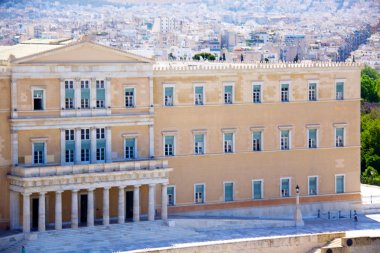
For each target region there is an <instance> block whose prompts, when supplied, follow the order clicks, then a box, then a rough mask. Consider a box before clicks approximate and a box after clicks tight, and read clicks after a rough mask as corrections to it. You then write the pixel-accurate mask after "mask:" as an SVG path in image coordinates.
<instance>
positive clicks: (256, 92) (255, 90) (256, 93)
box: [252, 84, 261, 103]
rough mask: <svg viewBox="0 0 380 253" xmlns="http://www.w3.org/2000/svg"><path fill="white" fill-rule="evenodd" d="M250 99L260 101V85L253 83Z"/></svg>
mask: <svg viewBox="0 0 380 253" xmlns="http://www.w3.org/2000/svg"><path fill="white" fill-rule="evenodd" d="M252 101H253V103H261V85H260V84H254V85H253V87H252Z"/></svg>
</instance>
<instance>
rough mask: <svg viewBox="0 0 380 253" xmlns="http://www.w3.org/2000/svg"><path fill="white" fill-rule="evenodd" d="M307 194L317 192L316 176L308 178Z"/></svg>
mask: <svg viewBox="0 0 380 253" xmlns="http://www.w3.org/2000/svg"><path fill="white" fill-rule="evenodd" d="M309 194H310V195H313V194H317V178H316V177H310V178H309Z"/></svg>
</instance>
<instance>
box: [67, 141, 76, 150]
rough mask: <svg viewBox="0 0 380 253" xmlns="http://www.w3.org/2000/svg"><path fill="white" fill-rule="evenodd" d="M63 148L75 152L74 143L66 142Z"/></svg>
mask: <svg viewBox="0 0 380 253" xmlns="http://www.w3.org/2000/svg"><path fill="white" fill-rule="evenodd" d="M65 147H66V150H75V141H66V142H65Z"/></svg>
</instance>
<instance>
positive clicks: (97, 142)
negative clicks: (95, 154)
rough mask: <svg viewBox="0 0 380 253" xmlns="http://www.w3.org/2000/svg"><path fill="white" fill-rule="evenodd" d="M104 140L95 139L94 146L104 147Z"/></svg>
mask: <svg viewBox="0 0 380 253" xmlns="http://www.w3.org/2000/svg"><path fill="white" fill-rule="evenodd" d="M105 147H106V140H96V148H105Z"/></svg>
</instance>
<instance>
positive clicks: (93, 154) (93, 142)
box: [90, 127, 96, 163]
mask: <svg viewBox="0 0 380 253" xmlns="http://www.w3.org/2000/svg"><path fill="white" fill-rule="evenodd" d="M90 131H91V163H96V128H95V127H91V130H90Z"/></svg>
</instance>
